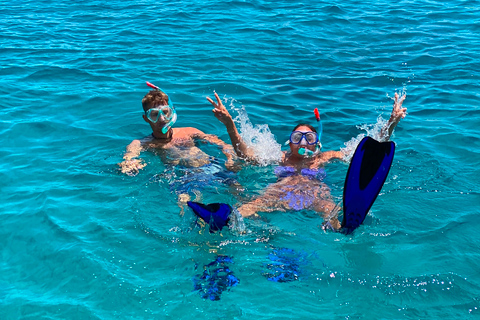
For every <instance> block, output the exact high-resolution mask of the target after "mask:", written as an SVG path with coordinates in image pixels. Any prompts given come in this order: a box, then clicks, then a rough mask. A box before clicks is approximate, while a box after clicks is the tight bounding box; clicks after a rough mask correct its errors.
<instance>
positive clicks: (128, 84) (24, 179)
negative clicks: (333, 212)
mask: <svg viewBox="0 0 480 320" xmlns="http://www.w3.org/2000/svg"><path fill="white" fill-rule="evenodd" d="M0 7H1V10H0V27H1V28H0V35H1V36H0V101H1V104H0V107H1V108H0V137H1V145H0V154H1V159H2V161H1V162H0V181H1V183H0V191H1V192H0V248H1V260H0V318H1V319H191V318H196V319H294V318H296V319H363V318H365V319H405V318H406V319H434V318H440V317H442V318H445V319H453V318H456V319H470V318H471V319H473V318H479V317H480V310H479V309H480V272H479V271H478V270H479V269H478V265H479V264H480V254H479V243H480V241H479V238H478V230H479V228H480V210H479V203H480V194H479V190H480V169H479V165H480V161H479V160H480V133H479V131H478V127H479V125H480V107H479V102H480V85H479V81H480V72H479V70H480V49H479V48H480V37H479V34H480V2H478V1H397V2H390V1H366V2H365V1H364V2H357V1H342V2H326V1H315V2H314V1H310V2H290V1H204V2H200V1H198V2H197V1H179V2H165V3H161V2H155V1H115V0H114V1H108V2H106V1H78V2H58V3H56V4H55V3H52V2H51V1H28V0H27V1H22V2H13V1H2V2H1V5H0ZM145 81H151V82H153V83H155V84H157V85H158V86H160V87H161V88H163V89H164V90H165V91H166V92H167V93H168V94H169V95H170V97H171V98H172V100H173V102H174V103H175V105H176V108H177V113H178V117H179V118H178V121H177V124H176V126H179V127H180V126H195V127H197V128H199V129H200V130H202V131H205V132H207V133H213V134H217V135H218V136H220V137H221V138H222V139H224V140H225V141H228V136H227V134H226V132H225V130H224V128H223V126H222V125H221V124H220V123H219V122H218V121H217V120H216V119H215V118H214V117H213V115H212V113H211V105H209V103H208V102H207V101H206V99H205V97H206V96H212V94H213V91H214V90H215V91H216V92H218V93H219V94H220V95H221V96H222V97H223V98H225V99H226V100H227V101H229V103H231V104H232V105H233V107H234V108H237V109H238V108H241V107H242V106H244V108H245V110H246V112H247V113H248V120H249V121H251V123H253V124H254V125H260V124H268V126H269V128H270V130H271V132H272V133H273V134H274V135H275V137H276V140H277V141H278V142H279V143H283V142H284V141H285V140H286V139H287V138H288V133H289V132H290V131H291V129H292V128H293V127H294V126H295V125H296V124H297V123H298V122H301V121H312V120H313V119H312V115H311V111H312V109H313V108H315V107H318V108H319V109H320V111H321V113H322V119H323V127H324V135H323V142H324V147H325V148H326V149H335V150H338V149H339V148H341V147H344V142H346V141H349V140H350V139H351V138H352V137H356V136H357V135H358V134H360V133H362V132H363V131H362V130H361V129H359V128H358V126H359V125H364V124H375V123H376V122H377V117H378V116H379V115H381V116H382V117H383V118H387V117H388V115H389V112H390V109H391V103H392V100H391V97H392V96H393V94H394V92H396V91H397V92H406V93H407V99H406V101H405V103H404V105H405V107H407V108H408V116H407V117H406V118H405V119H404V120H403V121H402V122H401V123H400V125H399V127H398V128H397V130H396V133H395V135H394V137H393V140H394V141H395V142H396V144H397V152H396V155H395V159H394V164H393V167H392V169H391V171H390V175H389V177H388V179H387V182H386V184H385V186H384V188H383V191H382V193H381V194H380V196H379V197H378V199H377V201H376V203H375V205H374V206H373V208H372V211H371V214H370V215H369V216H368V217H367V219H366V221H365V224H364V225H363V226H362V227H360V228H359V229H358V230H357V231H356V232H355V233H354V234H353V235H351V236H344V235H340V234H334V233H324V232H323V231H322V230H321V229H320V225H321V222H322V219H321V218H320V217H319V216H317V215H316V214H315V213H313V212H288V213H269V214H262V216H263V217H264V218H265V219H264V220H253V221H245V223H246V226H247V229H248V230H249V232H248V233H247V234H246V235H239V234H236V233H234V232H228V231H225V232H223V233H222V234H221V235H220V234H209V233H208V232H206V231H205V229H202V228H199V227H198V226H197V227H195V224H194V221H195V219H194V217H193V215H192V213H191V212H190V211H188V210H186V211H185V213H184V214H183V215H182V214H181V213H180V209H179V208H178V206H177V204H176V200H175V199H176V196H175V190H174V189H172V188H171V187H170V186H169V183H170V182H172V181H173V182H174V183H175V181H176V180H175V179H176V177H177V176H176V175H175V173H171V172H169V171H168V168H166V167H165V166H164V165H163V164H162V162H161V160H160V159H159V158H158V157H157V156H156V155H155V154H152V153H144V154H143V155H142V157H143V159H144V160H145V161H146V163H147V164H148V165H147V167H146V168H145V169H144V170H143V171H142V172H141V173H140V174H139V175H138V176H136V177H128V176H125V175H122V174H120V173H119V172H118V169H117V163H118V162H120V161H121V160H122V156H123V153H124V151H125V147H126V145H127V144H129V143H130V142H131V141H132V140H133V139H135V138H141V137H143V136H146V135H148V134H150V129H149V127H148V125H147V124H146V123H145V122H143V120H142V118H141V115H142V112H141V104H140V101H141V98H142V97H143V95H144V94H145V93H146V92H147V91H148V88H147V87H146V86H145ZM243 114H244V115H245V113H244V112H243ZM313 121H314V120H313ZM313 121H312V122H313ZM250 129H251V128H250ZM250 129H249V128H244V130H250ZM265 135H267V134H266V133H265V132H264V131H262V132H260V136H265ZM202 148H203V149H204V150H205V151H206V152H208V153H209V154H212V155H214V156H217V157H218V158H219V159H222V156H221V154H220V153H219V151H218V150H216V149H215V148H213V147H208V146H202ZM326 169H327V173H328V179H327V183H328V184H329V185H330V186H331V188H332V193H333V194H334V196H335V197H336V198H338V199H340V197H341V192H342V181H343V179H344V177H345V172H346V169H347V165H346V164H344V163H333V164H331V165H329V166H327V168H326ZM259 177H261V178H259ZM239 180H240V182H242V184H244V185H245V194H244V195H243V196H246V197H248V196H253V195H255V194H259V193H261V191H262V190H263V188H264V187H265V186H266V185H267V184H268V183H271V182H273V181H275V177H274V175H273V166H271V165H270V166H265V167H248V166H247V167H245V168H244V169H243V170H242V171H241V172H240V173H239ZM227 191H228V188H227V187H226V186H223V185H221V184H218V185H216V184H213V185H209V186H208V187H205V190H204V192H203V200H204V201H206V202H212V201H224V202H228V203H232V204H234V203H235V201H236V198H235V197H234V196H232V195H230V194H229V192H227ZM278 248H289V249H291V250H294V252H296V254H298V256H300V257H301V259H300V260H301V261H302V263H301V265H300V272H299V279H298V280H296V281H292V282H285V283H276V282H272V281H268V280H267V278H266V277H265V276H264V274H265V273H266V272H267V271H268V264H269V263H271V260H269V255H270V254H271V253H272V252H273V251H272V250H275V249H278ZM219 254H220V255H227V256H229V257H232V258H233V263H232V264H230V269H231V270H232V271H233V272H234V273H235V276H236V277H238V279H239V280H240V282H239V283H238V285H237V286H235V287H231V288H230V290H227V291H225V292H223V293H222V295H221V299H220V300H219V301H210V300H208V299H206V300H204V299H202V297H201V296H200V295H199V293H198V292H196V291H194V290H193V289H194V285H193V281H192V279H193V278H194V277H195V275H198V274H200V273H201V272H202V270H203V266H204V265H207V264H208V263H210V262H211V261H213V260H215V258H216V257H217V255H219Z"/></svg>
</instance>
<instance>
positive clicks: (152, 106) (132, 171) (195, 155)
mask: <svg viewBox="0 0 480 320" xmlns="http://www.w3.org/2000/svg"><path fill="white" fill-rule="evenodd" d="M147 84H149V83H147ZM149 86H151V87H153V88H154V90H151V91H150V92H148V93H147V94H146V95H145V97H143V99H142V106H143V111H144V114H143V120H145V122H146V123H148V124H149V125H150V127H151V128H152V134H151V135H148V136H146V137H144V138H143V139H136V140H133V141H132V142H131V143H130V144H129V145H128V146H127V150H126V152H125V155H124V156H123V161H122V162H121V163H119V166H120V170H121V172H122V173H125V174H127V175H129V176H135V175H137V174H138V172H139V171H140V170H141V169H143V168H144V167H145V166H146V163H144V162H143V161H142V159H140V158H139V156H140V153H141V152H142V151H145V150H152V151H157V152H158V154H159V156H160V157H161V158H162V161H163V163H165V164H170V165H173V166H177V165H180V166H183V167H192V168H198V167H201V166H205V165H207V164H210V160H211V157H210V156H209V155H207V154H206V153H205V152H203V151H202V150H200V148H198V147H197V146H196V145H195V142H196V141H203V142H207V143H211V144H214V145H217V146H219V147H220V148H221V149H222V151H223V153H224V154H225V156H226V157H227V163H228V164H230V163H231V162H232V157H233V155H234V153H233V148H232V146H231V145H228V144H226V143H225V142H223V141H222V140H220V139H219V138H218V137H217V136H215V135H209V134H205V133H203V132H202V131H200V130H198V129H196V128H192V127H187V128H172V125H173V124H174V123H175V121H176V118H177V115H176V112H175V109H174V107H173V104H172V103H171V101H170V100H169V98H168V96H167V95H166V94H165V93H164V92H163V91H162V90H160V88H158V87H156V86H154V85H152V84H149Z"/></svg>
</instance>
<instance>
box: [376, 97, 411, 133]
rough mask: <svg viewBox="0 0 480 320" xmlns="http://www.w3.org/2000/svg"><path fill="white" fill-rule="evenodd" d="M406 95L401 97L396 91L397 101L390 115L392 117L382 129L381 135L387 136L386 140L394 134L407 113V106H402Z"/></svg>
mask: <svg viewBox="0 0 480 320" xmlns="http://www.w3.org/2000/svg"><path fill="white" fill-rule="evenodd" d="M406 97H407V95H406V94H404V95H402V96H400V97H399V96H398V93H395V102H394V103H393V110H392V114H391V115H390V119H389V120H388V122H387V124H386V125H385V127H384V128H383V129H382V131H381V136H382V137H385V141H388V140H390V136H391V135H392V133H393V130H394V129H395V127H396V126H397V124H398V123H399V122H400V120H401V119H403V118H405V116H406V115H407V108H402V103H403V101H404V100H405V98H406Z"/></svg>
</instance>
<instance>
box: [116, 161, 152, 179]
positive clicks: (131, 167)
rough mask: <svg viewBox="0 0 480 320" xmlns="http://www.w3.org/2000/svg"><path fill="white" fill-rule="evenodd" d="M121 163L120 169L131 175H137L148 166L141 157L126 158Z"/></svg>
mask: <svg viewBox="0 0 480 320" xmlns="http://www.w3.org/2000/svg"><path fill="white" fill-rule="evenodd" d="M119 165H120V171H121V172H122V173H124V174H126V175H129V176H131V177H133V176H136V175H137V174H138V172H139V171H140V170H141V169H143V168H144V167H145V166H146V164H145V163H142V161H141V160H140V159H130V160H125V161H123V162H122V163H120V164H119Z"/></svg>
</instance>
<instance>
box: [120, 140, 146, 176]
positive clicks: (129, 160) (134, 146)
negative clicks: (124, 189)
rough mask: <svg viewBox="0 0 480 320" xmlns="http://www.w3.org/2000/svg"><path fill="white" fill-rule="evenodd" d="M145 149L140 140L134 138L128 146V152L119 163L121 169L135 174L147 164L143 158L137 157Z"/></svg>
mask: <svg viewBox="0 0 480 320" xmlns="http://www.w3.org/2000/svg"><path fill="white" fill-rule="evenodd" d="M142 150H143V148H142V143H141V142H140V140H133V141H132V143H130V144H129V145H128V146H127V152H125V154H124V155H123V161H122V162H121V163H119V164H118V165H119V166H120V170H121V171H122V173H125V174H127V175H129V176H135V175H137V174H138V172H139V171H140V170H141V169H143V168H144V167H145V166H146V164H145V163H143V162H142V160H141V159H136V158H137V157H138V156H139V155H140V152H141V151H142Z"/></svg>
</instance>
